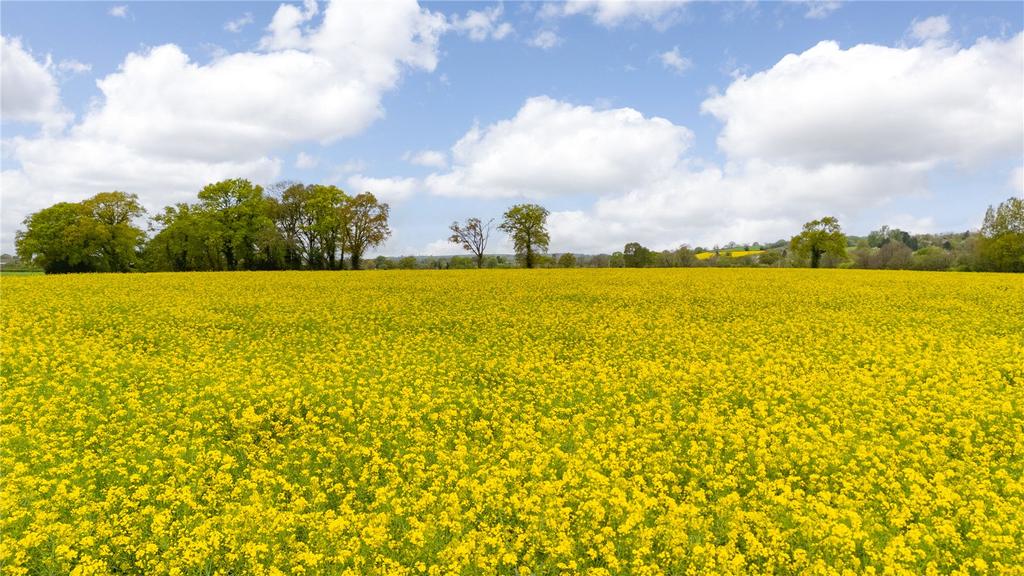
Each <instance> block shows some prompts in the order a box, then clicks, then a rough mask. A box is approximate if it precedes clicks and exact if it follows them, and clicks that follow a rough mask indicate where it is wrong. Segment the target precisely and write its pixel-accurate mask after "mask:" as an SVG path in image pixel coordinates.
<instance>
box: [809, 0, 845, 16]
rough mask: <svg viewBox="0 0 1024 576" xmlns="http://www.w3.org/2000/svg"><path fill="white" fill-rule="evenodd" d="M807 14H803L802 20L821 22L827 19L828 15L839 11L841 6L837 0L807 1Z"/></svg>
mask: <svg viewBox="0 0 1024 576" xmlns="http://www.w3.org/2000/svg"><path fill="white" fill-rule="evenodd" d="M806 4H807V12H804V18H809V19H811V20H821V19H823V18H828V16H829V15H830V14H832V13H833V12H835V11H836V10H839V8H840V7H841V6H842V5H843V3H842V2H839V1H838V0H809V1H808V2H806Z"/></svg>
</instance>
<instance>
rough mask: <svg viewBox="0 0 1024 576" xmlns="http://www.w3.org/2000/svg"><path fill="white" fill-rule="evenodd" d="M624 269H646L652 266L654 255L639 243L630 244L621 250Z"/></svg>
mask: <svg viewBox="0 0 1024 576" xmlns="http://www.w3.org/2000/svg"><path fill="white" fill-rule="evenodd" d="M622 258H623V262H624V264H625V266H626V268H646V267H648V266H651V265H653V264H654V253H653V252H651V251H650V250H649V249H648V248H645V247H643V246H641V245H640V243H639V242H630V243H629V244H626V246H625V247H623V249H622Z"/></svg>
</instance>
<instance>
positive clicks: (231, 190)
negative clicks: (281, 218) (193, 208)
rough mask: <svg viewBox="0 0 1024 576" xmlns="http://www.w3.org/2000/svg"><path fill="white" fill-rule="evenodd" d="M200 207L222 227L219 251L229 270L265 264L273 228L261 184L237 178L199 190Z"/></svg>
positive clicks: (274, 229)
mask: <svg viewBox="0 0 1024 576" xmlns="http://www.w3.org/2000/svg"><path fill="white" fill-rule="evenodd" d="M199 206H200V207H201V208H202V209H203V210H205V211H206V212H207V213H208V214H209V215H210V216H211V217H212V218H213V219H214V220H216V221H217V222H218V223H219V224H220V226H221V233H222V234H221V248H220V249H221V252H222V254H223V255H224V260H225V262H226V264H227V268H228V270H246V269H249V270H251V269H256V268H262V267H268V266H267V264H268V263H267V262H266V261H265V260H266V257H267V256H266V251H267V244H268V243H270V242H273V241H274V240H275V239H274V234H275V233H276V228H275V226H274V221H273V220H272V219H271V217H270V214H271V210H270V205H269V203H268V202H267V198H266V197H265V196H264V195H263V187H262V186H254V185H253V184H252V183H251V182H249V181H248V180H244V179H241V178H236V179H233V180H223V181H221V182H216V183H214V184H209V185H207V186H206V187H204V188H203V189H202V190H200V191H199Z"/></svg>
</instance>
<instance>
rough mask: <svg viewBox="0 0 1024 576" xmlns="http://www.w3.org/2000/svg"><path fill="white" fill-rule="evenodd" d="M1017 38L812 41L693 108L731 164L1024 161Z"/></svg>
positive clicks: (1023, 41)
mask: <svg viewBox="0 0 1024 576" xmlns="http://www.w3.org/2000/svg"><path fill="white" fill-rule="evenodd" d="M1022 68H1024V35H1018V36H1016V37H1015V38H1012V39H1009V40H989V39H982V40H979V41H978V42H977V43H976V44H975V45H974V46H972V47H970V48H965V49H958V48H957V47H954V46H944V45H940V44H935V43H931V44H926V45H924V46H919V47H912V48H889V47H885V46H876V45H869V44H862V45H858V46H854V47H852V48H850V49H847V50H843V49H841V48H840V47H839V45H838V44H836V43H835V42H821V43H820V44H818V45H817V46H814V47H813V48H811V49H809V50H807V51H805V52H803V53H802V54H790V55H788V56H786V57H785V58H783V59H782V60H780V61H779V62H778V63H777V64H775V66H773V67H772V68H770V69H768V70H766V71H764V72H760V73H758V74H754V75H753V76H749V77H741V78H739V79H737V80H736V81H734V82H733V83H732V84H731V85H730V86H729V88H728V89H727V90H726V91H725V93H724V94H722V95H719V96H716V97H712V98H709V99H708V100H706V101H705V102H704V104H703V106H702V109H703V110H704V111H705V112H708V113H710V114H713V115H714V116H715V117H716V118H718V119H719V120H721V121H722V122H723V123H724V124H725V126H724V128H723V130H722V132H721V134H720V135H719V138H718V145H719V147H720V148H721V149H722V150H723V151H725V152H726V153H727V154H728V155H729V156H730V157H731V158H762V159H769V160H772V161H778V162H791V163H797V164H801V165H805V166H812V167H813V166H819V165H822V164H826V163H835V162H853V163H857V164H891V163H912V162H918V163H923V164H926V165H931V164H934V163H937V162H941V161H953V162H956V163H958V164H961V165H974V164H978V163H982V162H985V161H987V160H988V159H991V158H994V157H1000V156H1005V155H1008V154H1017V155H1018V157H1019V155H1021V154H1024V151H1022V150H1021V143H1022V142H1024V117H1022V116H1024V111H1022V107H1021V94H1022V93H1024V78H1022V75H1021V69H1022Z"/></svg>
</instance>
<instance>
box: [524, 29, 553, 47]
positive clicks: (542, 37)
mask: <svg viewBox="0 0 1024 576" xmlns="http://www.w3.org/2000/svg"><path fill="white" fill-rule="evenodd" d="M526 43H527V44H529V45H530V46H533V47H534V48H540V49H542V50H550V49H552V48H554V47H555V46H558V45H559V44H561V43H562V38H561V37H559V35H558V33H557V32H555V31H554V30H540V31H538V32H537V34H535V35H534V36H533V38H530V39H529V40H528V41H527V42H526Z"/></svg>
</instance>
